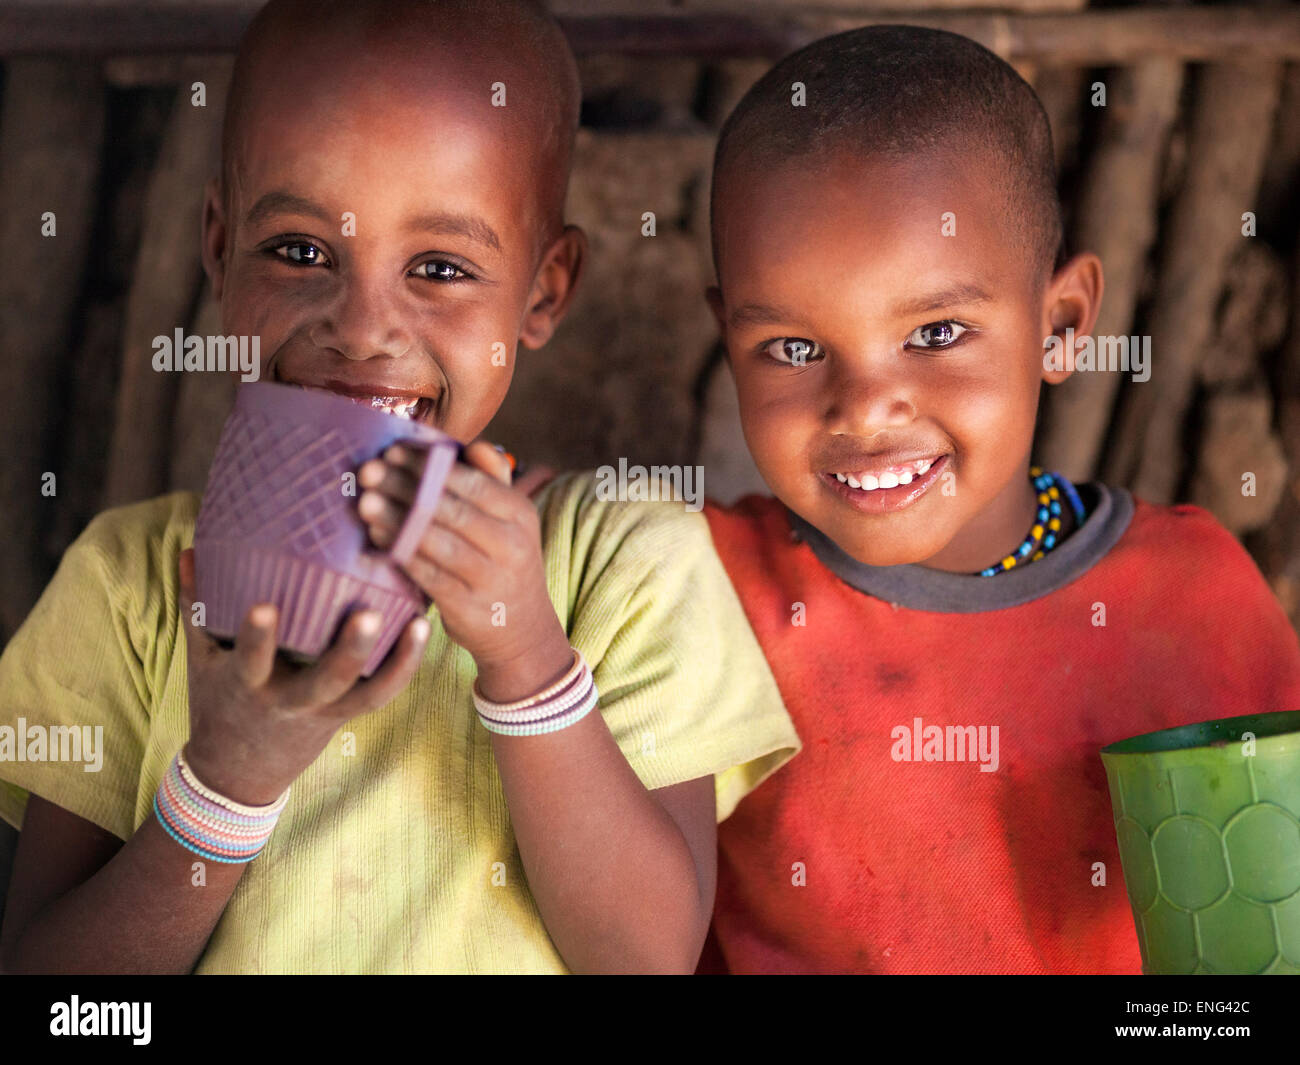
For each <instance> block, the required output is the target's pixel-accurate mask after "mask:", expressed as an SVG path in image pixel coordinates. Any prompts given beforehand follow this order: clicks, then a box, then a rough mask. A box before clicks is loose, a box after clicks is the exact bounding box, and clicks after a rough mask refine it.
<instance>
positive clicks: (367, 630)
mask: <svg viewBox="0 0 1300 1065" xmlns="http://www.w3.org/2000/svg"><path fill="white" fill-rule="evenodd" d="M357 631H358V632H359V633H361V635H362V636H373V635H374V634H375V633H377V632H378V631H379V615H378V614H377V613H375V612H374V611H373V610H363V611H362V612H361V614H360V616H359V617H358V618H357Z"/></svg>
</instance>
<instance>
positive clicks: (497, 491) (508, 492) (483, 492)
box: [439, 445, 532, 521]
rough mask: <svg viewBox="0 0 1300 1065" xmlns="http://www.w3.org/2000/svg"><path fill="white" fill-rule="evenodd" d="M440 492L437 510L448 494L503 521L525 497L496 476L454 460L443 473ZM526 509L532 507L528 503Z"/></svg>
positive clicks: (512, 513)
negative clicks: (443, 479) (444, 482)
mask: <svg viewBox="0 0 1300 1065" xmlns="http://www.w3.org/2000/svg"><path fill="white" fill-rule="evenodd" d="M471 446H472V445H471ZM466 453H467V454H468V449H466ZM442 495H443V499H442V500H441V501H439V509H441V506H442V502H443V501H445V500H446V499H447V498H448V497H449V496H450V497H453V498H455V499H461V500H464V501H465V502H466V503H472V504H473V505H474V506H476V507H478V508H479V509H480V510H483V511H484V512H486V513H488V514H491V515H492V516H493V517H494V518H500V519H502V520H503V521H508V520H513V519H514V518H516V517H517V516H518V514H519V512H520V505H519V504H520V502H521V501H522V500H524V499H525V498H526V497H524V496H521V495H520V494H519V493H518V492H516V491H515V490H514V489H513V488H511V487H510V486H509V484H503V483H502V482H501V481H499V480H497V478H496V477H493V476H491V475H489V474H487V473H484V472H483V471H482V470H480V469H476V468H474V467H472V466H467V465H466V464H465V463H463V462H458V463H456V464H455V465H454V466H452V468H451V471H450V472H449V473H448V474H447V482H446V487H445V489H444V491H443V493H442ZM527 509H529V510H531V509H532V507H531V506H530V507H528V508H527Z"/></svg>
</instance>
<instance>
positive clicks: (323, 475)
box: [194, 382, 461, 677]
mask: <svg viewBox="0 0 1300 1065" xmlns="http://www.w3.org/2000/svg"><path fill="white" fill-rule="evenodd" d="M396 443H401V444H407V445H411V446H414V447H416V448H420V449H422V450H425V451H427V453H428V456H427V459H426V461H425V465H424V471H423V474H422V475H421V478H420V484H419V488H418V491H417V493H416V497H415V502H414V504H413V505H412V507H411V510H410V513H409V515H408V516H407V518H406V521H405V523H404V524H403V525H402V528H401V530H400V531H399V533H398V536H397V539H396V541H394V543H393V545H392V547H390V548H389V549H388V550H387V551H383V550H380V549H378V548H375V547H374V546H373V545H372V544H371V543H370V541H369V537H368V535H367V532H366V526H365V523H364V522H363V521H362V520H361V517H360V515H359V514H358V513H357V505H356V504H357V497H358V495H359V493H360V489H359V488H358V487H357V486H356V471H357V468H358V467H359V466H361V464H362V463H364V462H366V461H367V460H369V459H372V458H375V457H377V456H378V455H380V454H382V453H383V451H384V450H385V449H386V448H388V447H389V446H390V445H392V444H396ZM460 450H461V445H460V444H459V443H458V442H457V441H456V440H455V439H454V438H453V437H450V436H448V435H447V434H446V433H443V432H439V431H438V430H437V429H433V428H430V427H429V426H427V425H423V424H421V423H419V422H413V421H410V420H408V419H406V418H402V417H400V416H397V415H394V414H386V413H384V412H383V411H381V410H375V409H372V408H369V407H363V406H359V405H358V404H356V403H354V402H352V401H351V400H350V399H347V398H346V397H344V396H339V395H334V394H332V393H329V392H321V391H316V390H308V389H304V388H299V387H297V386H296V385H286V384H272V383H270V382H256V383H251V384H244V385H240V387H239V391H238V394H237V396H236V399H235V407H234V410H233V411H231V414H230V417H229V418H228V419H227V420H226V424H225V427H224V428H223V429H222V432H221V439H220V441H219V442H218V444H217V451H216V455H215V457H214V458H213V461H212V468H211V470H210V471H209V473H208V483H207V488H206V489H205V491H204V493H203V505H202V506H201V507H200V509H199V516H198V522H197V524H196V525H195V529H194V566H195V575H194V576H195V586H196V587H195V591H196V595H197V597H198V598H197V600H196V601H197V602H201V603H203V604H204V608H205V611H206V627H207V630H208V631H209V632H210V633H211V634H212V635H213V636H216V637H218V638H220V639H225V640H231V639H233V638H234V636H235V634H236V633H237V632H238V631H239V626H240V624H241V623H242V621H243V619H244V617H245V616H246V615H247V614H248V611H249V610H250V609H251V608H252V607H253V606H254V605H255V604H257V603H264V602H268V603H274V604H275V605H276V607H277V608H278V609H279V614H280V618H279V629H278V631H277V634H276V641H277V645H278V646H279V647H280V648H281V649H283V650H285V651H288V652H290V653H291V654H292V655H294V656H297V657H299V658H305V659H308V660H310V659H314V658H316V657H317V656H319V655H320V654H321V653H322V652H323V651H324V650H325V649H326V648H327V647H328V646H329V644H330V641H331V640H332V639H333V638H334V636H335V634H336V633H337V632H338V630H339V627H340V625H341V624H342V623H343V621H344V619H345V618H346V617H347V616H348V615H349V614H350V613H352V612H353V611H354V610H358V609H362V608H368V609H371V610H376V611H378V612H379V614H380V617H381V618H382V622H381V625H380V632H379V639H378V641H377V642H376V644H375V647H374V650H373V652H372V653H371V655H370V658H369V659H368V660H367V662H366V665H365V669H364V670H363V676H367V677H368V676H370V675H371V674H372V673H373V672H374V671H375V670H376V669H377V668H378V666H379V664H380V662H381V661H383V658H384V656H385V655H386V654H387V653H388V651H389V650H390V649H391V648H392V646H393V644H394V643H396V642H397V638H398V637H399V636H400V635H401V632H402V629H403V628H404V627H405V626H406V624H407V622H409V621H410V620H411V619H412V618H413V617H416V616H418V615H423V614H424V613H425V612H426V611H427V610H428V609H429V603H430V599H429V598H428V596H426V595H425V594H424V591H423V590H422V589H421V588H420V587H419V586H418V585H416V584H415V583H414V582H413V581H412V580H411V579H410V578H409V577H408V576H407V575H406V574H405V572H404V571H403V570H402V569H401V565H402V564H403V563H405V562H406V561H408V560H409V559H410V558H411V556H412V555H413V554H414V553H415V550H416V547H417V546H418V544H419V541H420V537H421V535H422V534H423V532H424V530H425V528H426V526H427V525H428V523H429V519H430V518H431V517H432V516H433V512H434V510H435V509H436V507H437V505H438V500H439V499H440V498H441V496H442V489H443V485H444V484H445V482H446V479H447V474H448V473H449V472H450V470H451V467H452V465H453V464H454V463H455V461H456V458H457V456H458V455H459V453H460ZM349 474H351V475H352V477H351V480H350V481H349V480H348V479H347V475H349ZM349 488H351V491H350V492H349V491H348V489H349Z"/></svg>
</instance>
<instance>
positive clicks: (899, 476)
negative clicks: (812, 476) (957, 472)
mask: <svg viewBox="0 0 1300 1065" xmlns="http://www.w3.org/2000/svg"><path fill="white" fill-rule="evenodd" d="M948 459H949V456H948V454H947V453H946V452H944V453H940V454H937V455H934V456H932V457H928V458H923V459H914V460H913V461H911V462H903V463H898V464H896V465H892V466H885V467H879V468H875V469H866V470H863V469H859V470H855V471H854V472H852V473H849V472H847V471H835V472H828V473H823V474H821V475H820V477H821V480H822V483H823V484H825V485H826V486H827V488H829V489H830V491H832V492H833V493H834V494H835V495H837V496H838V497H839V498H840V499H841V500H843V501H844V502H845V503H847V504H848V505H849V506H851V507H852V508H853V509H854V510H856V511H858V512H859V513H862V514H890V513H893V512H895V511H899V510H903V509H905V508H907V507H910V506H911V505H912V504H913V503H915V502H916V501H917V500H918V499H920V498H921V496H923V495H925V494H926V492H928V491H929V489H930V487H931V486H932V485H933V484H934V482H935V481H936V480H937V479H938V478H939V476H940V474H941V473H942V472H943V471H944V470H946V469H947V468H948Z"/></svg>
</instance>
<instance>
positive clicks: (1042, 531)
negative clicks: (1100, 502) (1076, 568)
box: [975, 466, 1084, 577]
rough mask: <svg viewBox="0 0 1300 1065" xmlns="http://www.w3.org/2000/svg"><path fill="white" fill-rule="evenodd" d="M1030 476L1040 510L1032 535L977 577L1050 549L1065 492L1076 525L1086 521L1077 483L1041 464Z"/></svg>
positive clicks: (1058, 526)
mask: <svg viewBox="0 0 1300 1065" xmlns="http://www.w3.org/2000/svg"><path fill="white" fill-rule="evenodd" d="M1029 476H1030V477H1031V478H1032V479H1033V482H1034V488H1035V489H1037V491H1038V513H1037V514H1036V515H1035V516H1034V527H1033V528H1032V529H1030V530H1029V535H1028V536H1026V537H1025V540H1024V543H1022V544H1021V545H1020V546H1019V547H1017V548H1016V549H1015V551H1013V552H1012V553H1011V554H1009V555H1007V557H1006V558H1004V559H1003V560H1002V561H1001V562H999V563H997V564H996V565H994V566H989V567H988V569H982V570H980V571H979V573H978V574H975V576H979V577H995V576H997V575H998V574H999V573H1005V572H1006V571H1007V570H1009V569H1011V568H1012V567H1013V566H1015V565H1018V564H1019V563H1021V562H1023V561H1024V560H1025V559H1026V558H1028V559H1029V561H1030V562H1037V561H1038V560H1039V559H1040V558H1042V557H1043V556H1044V555H1045V554H1047V552H1048V551H1050V550H1052V548H1054V547H1055V546H1056V544H1057V540H1058V538H1059V534H1060V532H1061V496H1062V494H1064V496H1065V498H1066V499H1067V500H1068V501H1069V504H1070V509H1071V510H1072V511H1074V524H1075V526H1076V527H1078V526H1080V525H1082V524H1083V518H1084V509H1083V500H1082V499H1080V498H1079V493H1078V491H1076V490H1075V487H1074V485H1072V484H1071V483H1070V482H1069V481H1068V480H1066V478H1065V477H1063V476H1062V475H1061V474H1059V473H1044V472H1043V471H1042V468H1041V467H1039V466H1030V467H1029Z"/></svg>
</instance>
